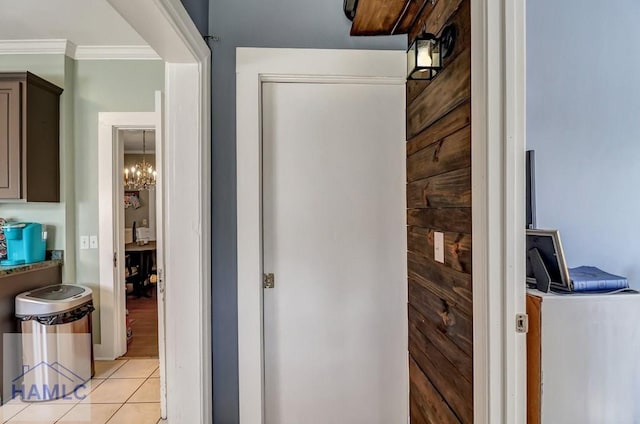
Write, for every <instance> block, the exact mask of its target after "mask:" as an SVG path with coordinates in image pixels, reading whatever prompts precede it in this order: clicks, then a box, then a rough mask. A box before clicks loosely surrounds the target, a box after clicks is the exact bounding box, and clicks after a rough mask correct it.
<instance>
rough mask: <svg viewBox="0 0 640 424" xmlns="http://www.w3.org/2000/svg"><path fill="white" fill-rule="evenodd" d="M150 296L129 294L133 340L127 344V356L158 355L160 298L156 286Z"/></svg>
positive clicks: (150, 356) (128, 301)
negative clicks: (138, 296)
mask: <svg viewBox="0 0 640 424" xmlns="http://www.w3.org/2000/svg"><path fill="white" fill-rule="evenodd" d="M149 294H151V297H150V298H146V297H141V298H136V297H135V296H133V297H132V296H127V309H128V310H129V320H130V321H131V328H132V330H133V340H132V341H131V342H130V343H129V345H128V346H127V353H126V354H125V355H124V357H126V358H157V357H158V299H157V298H156V289H155V287H153V288H151V289H149Z"/></svg>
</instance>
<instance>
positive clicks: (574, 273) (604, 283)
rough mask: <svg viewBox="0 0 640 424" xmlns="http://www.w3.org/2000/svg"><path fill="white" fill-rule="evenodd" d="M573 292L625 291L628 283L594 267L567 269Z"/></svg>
mask: <svg viewBox="0 0 640 424" xmlns="http://www.w3.org/2000/svg"><path fill="white" fill-rule="evenodd" d="M569 277H570V278H571V283H572V285H573V291H576V292H583V291H612V290H620V289H626V288H628V287H629V282H628V281H627V279H626V278H625V277H621V276H619V275H613V274H609V273H608V272H604V271H603V270H601V269H599V268H596V267H595V266H580V267H577V268H569Z"/></svg>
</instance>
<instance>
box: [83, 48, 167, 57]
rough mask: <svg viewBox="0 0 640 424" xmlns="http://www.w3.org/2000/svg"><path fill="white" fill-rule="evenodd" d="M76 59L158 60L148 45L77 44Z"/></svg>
mask: <svg viewBox="0 0 640 424" xmlns="http://www.w3.org/2000/svg"><path fill="white" fill-rule="evenodd" d="M74 59H76V60H101V59H110V60H114V59H115V60H133V59H138V60H160V56H158V54H157V53H156V52H155V50H153V49H152V48H151V47H149V46H78V47H76V52H75V57H74Z"/></svg>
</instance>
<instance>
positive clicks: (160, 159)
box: [155, 91, 167, 419]
mask: <svg viewBox="0 0 640 424" xmlns="http://www.w3.org/2000/svg"><path fill="white" fill-rule="evenodd" d="M156 117H157V123H156V170H157V172H158V174H157V176H156V189H155V198H156V199H155V200H156V211H155V228H156V275H157V276H158V282H157V296H158V358H159V363H160V413H161V415H162V418H165V419H166V418H167V364H166V343H165V342H166V333H165V315H166V312H165V292H166V290H165V284H166V282H165V275H164V274H165V273H164V216H163V212H164V203H163V202H164V197H163V195H162V194H163V193H162V187H163V181H164V169H165V167H164V155H163V146H164V125H163V123H164V101H163V96H162V92H161V91H156Z"/></svg>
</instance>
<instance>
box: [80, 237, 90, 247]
mask: <svg viewBox="0 0 640 424" xmlns="http://www.w3.org/2000/svg"><path fill="white" fill-rule="evenodd" d="M88 248H89V236H80V249H83V250H84V249H88Z"/></svg>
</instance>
